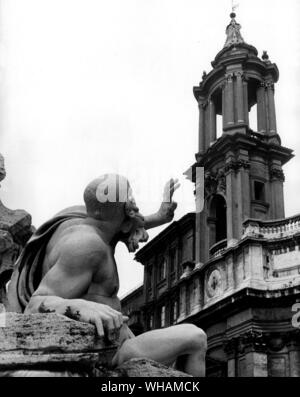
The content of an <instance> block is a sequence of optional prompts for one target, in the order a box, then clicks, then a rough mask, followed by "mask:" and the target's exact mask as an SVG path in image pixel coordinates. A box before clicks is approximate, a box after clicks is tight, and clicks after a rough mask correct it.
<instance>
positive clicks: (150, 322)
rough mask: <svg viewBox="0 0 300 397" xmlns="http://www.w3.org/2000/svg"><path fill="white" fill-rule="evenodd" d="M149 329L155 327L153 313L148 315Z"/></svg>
mask: <svg viewBox="0 0 300 397" xmlns="http://www.w3.org/2000/svg"><path fill="white" fill-rule="evenodd" d="M148 329H153V314H152V313H150V314H149V316H148Z"/></svg>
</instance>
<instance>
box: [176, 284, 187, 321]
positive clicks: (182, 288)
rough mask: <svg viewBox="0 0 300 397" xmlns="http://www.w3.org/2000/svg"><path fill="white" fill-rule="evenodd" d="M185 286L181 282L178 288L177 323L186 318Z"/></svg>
mask: <svg viewBox="0 0 300 397" xmlns="http://www.w3.org/2000/svg"><path fill="white" fill-rule="evenodd" d="M186 292H187V291H186V284H185V282H183V283H182V284H181V286H180V298H179V299H180V302H179V317H178V319H177V321H178V322H180V321H182V320H184V319H185V317H186Z"/></svg>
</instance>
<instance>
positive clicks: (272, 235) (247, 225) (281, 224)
mask: <svg viewBox="0 0 300 397" xmlns="http://www.w3.org/2000/svg"><path fill="white" fill-rule="evenodd" d="M243 229H244V230H243V231H244V232H243V238H244V237H262V238H266V239H276V238H283V237H288V236H291V235H294V234H297V233H300V214H298V215H295V216H292V217H289V218H285V219H280V220H275V221H261V220H257V219H248V220H247V221H246V222H244V224H243Z"/></svg>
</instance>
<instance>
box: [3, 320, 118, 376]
mask: <svg viewBox="0 0 300 397" xmlns="http://www.w3.org/2000/svg"><path fill="white" fill-rule="evenodd" d="M116 349H117V345H116V344H111V343H108V342H107V341H105V340H104V339H103V338H99V337H98V335H97V334H96V331H95V327H94V326H93V325H92V324H86V323H82V322H79V321H75V320H71V319H68V318H67V317H65V316H62V315H58V314H54V313H49V314H28V315H24V314H17V313H6V321H5V327H2V328H0V369H2V370H3V369H12V368H17V367H33V366H40V367H41V366H45V365H48V366H49V365H51V366H57V365H60V366H61V365H62V364H63V365H65V366H68V365H71V364H74V365H77V366H88V367H93V366H94V365H95V364H96V363H107V362H108V360H110V359H111V356H112V355H113V354H114V353H115V351H116Z"/></svg>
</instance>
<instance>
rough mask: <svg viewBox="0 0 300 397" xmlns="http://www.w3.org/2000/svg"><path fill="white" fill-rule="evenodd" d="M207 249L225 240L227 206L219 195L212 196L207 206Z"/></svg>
mask: <svg viewBox="0 0 300 397" xmlns="http://www.w3.org/2000/svg"><path fill="white" fill-rule="evenodd" d="M207 223H208V226H209V247H212V246H213V245H214V244H216V243H218V242H220V241H223V240H226V239H227V205H226V200H225V198H224V197H223V196H222V195H221V194H213V195H212V196H211V197H210V200H209V205H208V218H207Z"/></svg>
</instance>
